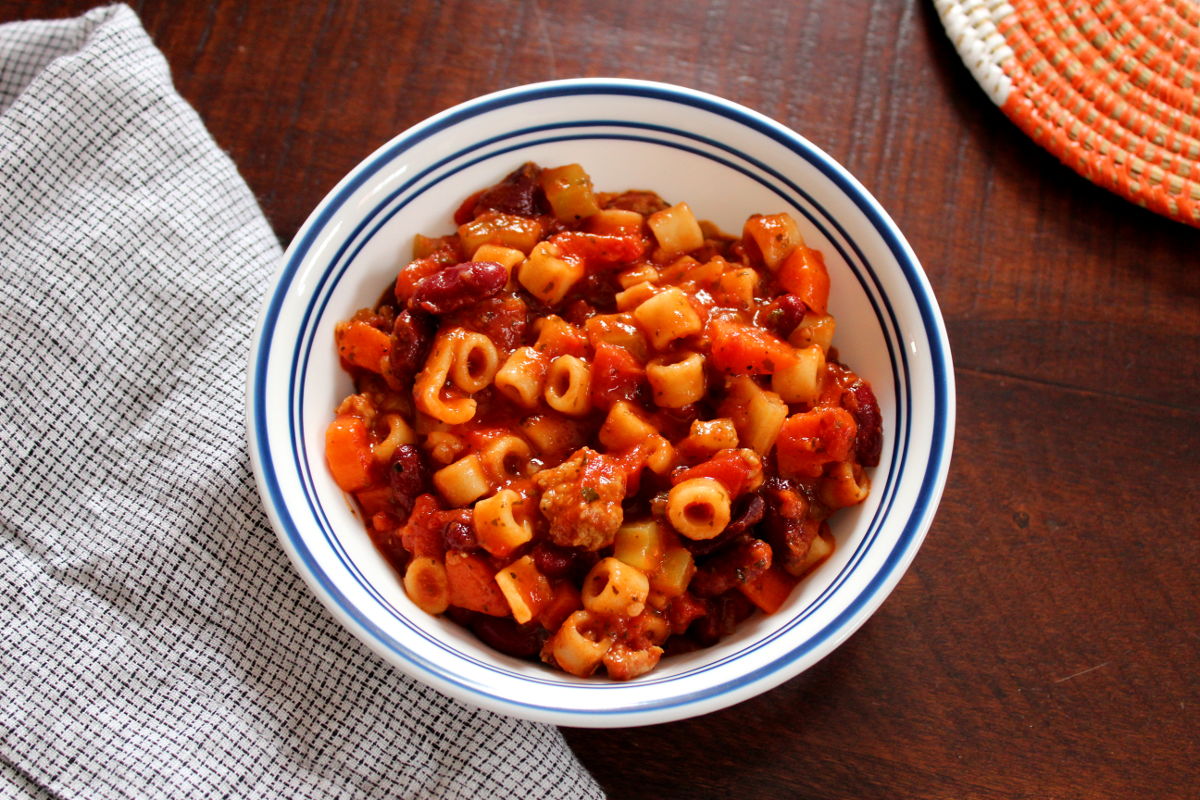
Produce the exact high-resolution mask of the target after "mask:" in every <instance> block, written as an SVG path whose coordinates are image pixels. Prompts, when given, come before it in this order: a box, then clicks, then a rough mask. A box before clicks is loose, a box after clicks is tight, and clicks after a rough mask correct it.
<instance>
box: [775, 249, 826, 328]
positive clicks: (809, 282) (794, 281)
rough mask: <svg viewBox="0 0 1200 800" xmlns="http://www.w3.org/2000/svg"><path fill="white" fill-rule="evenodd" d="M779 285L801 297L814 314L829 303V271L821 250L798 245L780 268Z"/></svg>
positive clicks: (822, 311) (823, 309)
mask: <svg viewBox="0 0 1200 800" xmlns="http://www.w3.org/2000/svg"><path fill="white" fill-rule="evenodd" d="M779 285H780V286H782V287H783V288H784V289H787V290H788V291H789V292H791V293H792V294H794V295H796V296H797V297H799V298H800V299H801V300H802V301H803V302H804V305H806V306H808V307H809V308H810V309H811V310H812V312H813V313H814V314H824V313H825V309H826V307H827V306H828V305H829V272H828V270H826V269H825V257H824V256H823V255H821V251H820V250H813V249H812V248H811V247H797V248H796V249H795V250H793V251H792V254H791V255H790V256H788V257H787V258H786V259H785V260H784V262H783V266H782V267H780V269H779Z"/></svg>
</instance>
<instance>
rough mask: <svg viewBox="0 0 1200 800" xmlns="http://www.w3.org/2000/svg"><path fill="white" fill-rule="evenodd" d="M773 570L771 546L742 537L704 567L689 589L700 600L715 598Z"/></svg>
mask: <svg viewBox="0 0 1200 800" xmlns="http://www.w3.org/2000/svg"><path fill="white" fill-rule="evenodd" d="M770 567H771V545H769V544H767V543H766V542H764V541H763V540H762V539H752V538H750V537H748V536H747V537H743V538H741V539H739V540H738V541H737V542H735V543H734V544H732V545H730V546H729V547H728V548H727V549H726V550H724V551H722V552H720V553H718V554H717V555H715V556H713V557H712V558H711V559H709V560H708V561H707V562H706V563H704V564H703V565H701V566H700V567H699V568H697V570H696V575H695V577H693V578H692V582H691V584H689V587H688V588H689V589H690V590H691V591H692V592H694V593H695V594H696V595H697V596H698V597H716V596H717V595H721V594H725V593H726V592H728V591H729V590H730V589H735V588H737V587H738V586H739V585H740V584H743V583H750V582H751V581H755V580H758V578H759V577H760V576H761V575H762V574H763V573H764V572H766V571H767V570H768V569H770Z"/></svg>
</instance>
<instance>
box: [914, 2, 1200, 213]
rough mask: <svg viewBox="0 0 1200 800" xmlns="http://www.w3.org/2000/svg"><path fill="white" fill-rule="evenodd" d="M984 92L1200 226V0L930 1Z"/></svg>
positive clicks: (1113, 184) (1104, 181)
mask: <svg viewBox="0 0 1200 800" xmlns="http://www.w3.org/2000/svg"><path fill="white" fill-rule="evenodd" d="M934 5H936V6H937V10H938V13H939V14H940V15H941V18H942V23H943V24H944V25H945V26H946V33H947V34H948V35H949V36H950V40H951V41H953V42H954V46H955V47H957V48H958V52H959V55H960V56H962V59H963V61H964V62H966V65H967V67H968V68H970V70H971V74H973V75H974V76H975V79H976V80H977V81H979V83H980V85H981V86H983V88H984V90H985V91H986V92H987V93H988V96H989V97H991V98H992V100H993V101H994V102H995V103H996V104H997V105H998V106H1000V108H1001V109H1002V110H1003V111H1004V113H1005V114H1007V115H1008V116H1009V118H1010V119H1012V120H1013V121H1014V122H1016V123H1017V125H1019V126H1020V127H1021V129H1022V130H1023V131H1025V133H1026V134H1028V135H1029V136H1030V137H1031V138H1032V139H1033V140H1034V141H1035V142H1037V143H1038V144H1040V145H1041V146H1043V147H1045V148H1046V149H1047V150H1049V151H1050V152H1052V153H1054V155H1056V156H1058V157H1059V158H1060V159H1062V161H1063V162H1064V163H1065V164H1067V165H1068V166H1070V167H1071V168H1072V169H1074V170H1075V171H1076V172H1078V173H1079V174H1080V175H1083V176H1084V177H1085V178H1087V179H1088V180H1090V181H1092V182H1093V183H1096V184H1098V185H1100V186H1103V187H1105V188H1106V189H1111V190H1112V191H1114V192H1116V193H1117V194H1119V195H1121V196H1123V197H1126V198H1128V199H1129V200H1132V201H1133V202H1135V203H1137V204H1138V205H1141V206H1145V207H1146V208H1149V209H1151V210H1152V211H1155V212H1157V213H1159V214H1163V215H1164V216H1167V217H1170V218H1171V219H1176V220H1179V221H1180V222H1186V223H1188V224H1189V225H1195V226H1197V227H1200V0H1157V1H1147V0H934Z"/></svg>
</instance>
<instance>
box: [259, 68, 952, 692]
mask: <svg viewBox="0 0 1200 800" xmlns="http://www.w3.org/2000/svg"><path fill="white" fill-rule="evenodd" d="M586 93H596V94H615V95H634V96H643V97H651V98H655V99H660V100H666V101H669V102H676V103H683V104H685V105H690V106H693V107H696V108H699V109H701V110H704V111H706V112H709V113H713V114H717V115H720V116H724V117H727V118H729V119H732V120H734V121H736V122H739V123H741V124H743V125H746V126H747V127H750V128H751V129H753V130H755V131H757V132H759V133H762V134H765V135H766V136H768V137H769V138H771V139H773V140H775V141H777V142H779V143H781V144H783V145H784V146H785V147H787V148H788V149H789V150H790V151H792V152H793V153H796V154H797V155H799V156H801V157H802V158H804V159H805V160H806V161H807V162H808V163H810V164H812V165H814V166H815V167H817V168H818V169H819V170H821V171H822V172H823V173H824V174H826V175H827V176H828V177H829V178H830V179H831V180H832V181H833V182H834V183H835V184H837V185H838V186H839V187H840V188H841V189H842V190H843V191H844V192H845V193H846V194H847V196H848V197H850V198H851V199H852V200H853V202H855V203H856V204H857V205H858V206H859V208H860V210H861V211H862V212H863V213H864V214H865V215H866V216H867V218H868V219H869V220H870V221H871V223H872V224H873V226H874V227H875V229H876V230H877V232H878V233H879V234H880V235H881V236H882V237H883V238H884V240H885V242H886V243H887V245H888V247H889V248H890V249H891V251H892V253H893V255H894V256H895V257H896V260H897V262H898V263H899V264H900V266H901V269H902V271H903V273H904V275H905V277H906V279H907V280H908V282H909V284H910V286H911V287H912V289H913V294H914V297H915V299H916V302H917V303H918V307H919V310H920V312H921V317H922V322H923V325H924V328H925V333H926V339H927V341H928V344H929V348H930V356H931V359H932V367H933V372H934V384H935V408H936V410H937V411H938V412H939V413H937V414H936V415H935V429H934V432H933V434H934V435H933V443H932V445H933V446H932V449H931V451H930V456H929V468H928V469H927V471H926V474H925V476H924V477H923V480H922V485H921V488H920V491H919V494H918V498H917V501H916V503H915V505H914V509H913V512H912V514H911V515H910V517H909V520H908V521H907V524H906V526H905V528H904V530H903V532H902V533H901V535H900V537H899V538H898V540H897V543H896V546H895V547H894V548H893V550H892V552H891V553H890V554H889V555H888V558H887V559H886V562H885V568H884V569H883V570H881V571H880V572H879V573H878V574H877V575H876V576H875V578H873V579H872V581H871V582H870V583H869V584H868V585H867V586H865V587H864V588H863V589H862V590H861V591H860V593H859V595H858V596H857V597H856V598H855V599H854V600H853V601H852V602H851V603H850V605H849V606H848V607H847V608H846V609H844V610H843V612H842V613H841V614H840V615H839V617H838V618H837V619H836V620H835V621H834V622H832V623H831V624H830V625H828V626H826V628H825V629H823V630H822V631H821V632H819V633H818V634H817V635H815V636H814V637H811V638H810V639H809V640H808V642H807V643H806V644H807V647H806V648H804V649H805V651H808V650H811V648H812V647H814V646H816V644H818V643H820V642H821V641H823V640H824V639H826V638H828V637H829V636H831V635H833V634H834V633H835V632H838V631H839V630H841V629H842V627H843V626H844V624H845V622H847V621H850V620H851V619H852V618H853V617H854V616H855V614H857V613H858V610H859V609H861V608H862V606H863V605H864V604H866V603H867V602H869V601H870V600H871V599H872V598H873V597H874V596H875V595H876V594H878V592H879V591H880V590H881V589H882V588H883V586H884V585H885V584H886V583H888V582H889V581H890V580H891V579H892V578H893V573H894V572H895V568H896V566H897V565H899V564H900V563H901V562H902V561H905V560H907V558H911V555H912V548H911V547H910V544H911V542H912V539H913V538H914V536H916V535H917V533H918V532H919V531H922V530H923V529H924V527H926V526H927V522H928V518H929V517H930V515H931V513H932V501H933V499H934V498H935V497H936V495H937V494H938V493H940V488H941V486H940V483H941V482H940V480H939V479H938V476H939V474H940V472H941V464H942V462H943V460H944V458H945V457H946V455H948V448H949V445H950V442H949V441H948V440H947V428H948V422H949V420H950V419H952V414H953V409H952V408H951V407H950V406H949V393H950V390H949V386H948V381H949V380H950V374H949V371H948V356H947V354H945V353H944V352H943V351H942V348H941V343H942V342H943V341H944V333H942V331H941V325H940V318H939V316H938V314H937V312H936V311H935V310H934V308H933V305H932V300H931V298H930V297H929V296H928V288H927V286H926V285H925V283H924V280H923V276H922V275H921V274H920V271H919V268H918V267H916V265H915V261H914V260H913V259H912V257H911V254H910V253H909V251H908V249H907V247H906V246H905V245H904V244H903V243H902V242H901V240H900V239H899V238H898V236H897V235H896V234H895V233H894V232H893V231H892V230H891V229H890V228H889V224H888V220H887V217H886V213H885V212H883V211H882V209H880V208H878V206H877V205H876V204H875V203H874V201H872V200H871V199H870V198H869V197H868V196H866V195H865V194H864V191H863V190H862V189H861V188H860V187H858V185H857V182H855V181H854V180H853V179H852V178H850V176H848V175H847V174H845V173H844V172H843V171H842V170H841V168H840V167H838V166H837V165H836V164H834V163H832V162H830V161H828V160H827V157H825V156H824V154H822V153H820V152H819V151H815V150H814V149H812V148H810V146H808V145H807V144H806V143H804V142H803V141H802V140H800V139H798V138H797V137H795V135H794V134H792V133H791V132H790V131H787V130H786V129H783V128H782V127H781V126H778V125H777V124H776V123H773V122H771V121H769V120H767V119H766V118H762V117H760V116H759V115H757V114H755V113H754V112H750V111H748V110H746V109H741V108H734V107H727V106H724V105H722V104H719V103H718V102H715V101H714V100H713V99H710V98H707V97H705V96H701V95H693V94H690V93H688V92H686V91H684V90H680V89H677V88H673V87H665V86H657V85H648V84H639V83H632V82H619V81H596V82H594V84H593V85H584V86H580V85H578V84H575V85H572V86H570V87H568V88H564V87H561V86H557V87H556V86H554V85H550V86H544V85H543V86H535V87H527V88H524V89H518V90H511V91H509V92H506V93H502V94H501V95H499V96H493V97H490V98H484V99H483V100H481V101H477V102H475V103H471V104H467V105H466V106H465V107H462V108H459V109H456V110H452V111H451V112H447V113H446V114H444V115H441V116H440V117H438V118H435V119H434V120H433V121H432V122H431V123H430V124H428V125H426V126H422V127H419V128H417V129H414V130H413V131H411V132H410V133H409V134H408V135H406V136H405V137H404V138H403V139H402V140H401V141H397V142H394V143H393V145H392V146H391V147H390V148H389V149H388V150H387V152H388V153H395V152H399V150H400V149H403V148H406V147H411V146H412V145H413V144H415V143H416V142H418V141H421V140H423V139H425V138H428V137H429V136H432V135H434V134H435V133H437V132H439V131H441V130H443V129H445V128H446V127H449V126H452V125H456V124H458V123H459V122H461V121H463V120H466V119H469V118H471V117H473V116H477V115H479V114H482V113H485V112H486V111H489V110H492V109H495V108H500V107H504V106H510V105H516V104H520V103H525V102H530V101H532V100H537V99H545V98H549V97H555V96H559V95H577V94H586ZM384 160H386V159H384V157H383V156H382V155H377V156H376V157H375V158H373V159H372V161H371V162H370V163H368V164H364V165H363V166H362V167H360V168H359V169H358V170H356V172H355V173H354V174H352V176H350V177H349V178H348V179H347V181H346V182H345V183H344V185H343V186H342V187H341V188H340V189H339V190H338V193H337V195H336V196H331V198H329V199H327V201H326V203H325V204H324V205H323V207H322V209H321V211H320V213H319V214H318V215H316V216H315V218H314V221H313V223H312V224H311V225H309V226H306V229H305V231H304V238H303V240H302V241H300V242H299V247H298V248H297V249H296V251H295V254H294V255H293V256H292V258H291V259H290V261H289V263H288V264H287V265H285V268H284V270H283V271H282V273H281V283H280V287H279V288H277V290H276V292H275V294H274V295H273V296H272V298H271V299H270V301H269V303H268V306H267V309H266V311H265V313H264V320H263V326H262V333H261V334H260V340H259V348H258V350H257V351H256V353H255V360H254V362H252V364H253V372H252V375H253V379H252V387H251V390H252V403H253V413H254V417H255V419H254V426H253V435H254V436H255V437H256V438H257V440H258V442H259V443H262V444H265V443H266V442H267V439H266V431H265V429H264V426H263V420H264V418H265V416H264V415H265V408H264V401H265V397H264V395H263V389H264V384H265V382H264V377H265V372H266V357H265V353H264V352H263V351H264V350H265V347H266V344H267V343H268V342H269V341H270V333H271V332H272V331H273V329H274V326H275V323H276V321H277V318H278V315H279V310H280V306H281V304H282V301H283V296H284V294H285V292H284V291H283V286H285V285H287V283H288V282H289V281H290V279H291V278H292V277H293V276H294V274H295V272H296V270H297V269H298V267H299V262H300V260H301V258H300V256H302V255H303V253H304V252H306V251H307V249H308V248H309V247H311V245H312V243H313V242H314V241H315V238H316V237H317V236H318V235H319V233H320V232H321V230H322V228H323V226H324V225H325V224H326V223H327V222H328V221H329V218H330V217H331V216H332V214H333V212H334V211H335V210H336V208H337V206H338V205H340V203H342V202H344V201H345V200H346V199H347V198H348V197H349V196H350V195H351V194H352V193H353V192H354V191H355V190H356V189H357V188H358V187H359V186H361V185H362V183H363V182H365V181H366V180H367V179H368V178H369V177H370V176H371V174H372V173H373V172H374V171H375V169H377V168H378V166H379V165H380V164H381V163H382V162H383V161H384ZM830 238H831V240H832V237H830ZM868 294H869V295H870V293H868ZM889 311H890V309H889ZM893 323H894V319H893ZM900 347H901V351H902V352H903V351H904V343H903V342H900ZM898 449H899V448H898V447H897V450H898ZM904 449H905V450H907V447H905V448H904ZM260 451H261V456H262V459H263V463H262V465H263V467H264V469H265V470H266V471H267V473H269V474H267V475H266V476H265V477H267V478H268V479H267V480H265V481H264V483H265V484H266V488H267V494H268V496H269V500H270V502H271V504H272V506H273V507H274V508H273V510H274V511H275V512H276V516H277V518H278V519H279V520H280V522H282V523H283V526H284V528H285V529H287V530H288V532H289V536H290V538H291V540H292V542H293V546H294V548H295V550H296V552H297V554H298V555H299V557H300V558H301V560H302V561H303V562H304V564H305V566H306V567H308V568H309V569H310V570H313V571H314V572H313V574H314V575H316V576H317V577H318V579H319V580H320V581H321V583H322V588H324V590H325V591H326V592H327V593H328V595H329V596H330V598H331V599H333V600H334V602H336V603H338V604H339V605H340V606H341V607H342V609H343V612H345V613H347V614H348V615H349V616H355V615H354V614H353V612H352V610H351V609H350V608H348V607H347V603H346V600H345V597H344V596H343V595H342V594H341V592H340V591H339V590H338V589H337V588H336V586H333V585H332V584H331V583H330V582H329V581H328V578H327V576H324V575H323V574H321V573H320V572H319V568H318V567H317V565H316V564H315V563H314V562H313V558H312V555H311V553H309V552H307V550H306V548H305V547H304V546H303V542H301V541H300V540H299V539H298V536H297V534H298V531H297V530H296V527H295V522H294V520H293V519H292V518H291V516H290V514H289V513H288V512H287V510H286V508H285V507H284V506H283V504H282V499H281V497H280V492H279V488H278V484H277V482H276V481H275V479H274V474H273V462H272V460H271V454H270V452H269V451H268V450H267V449H265V448H260ZM895 577H898V576H895ZM356 621H357V622H358V623H359V624H360V625H362V626H363V628H364V629H365V630H366V631H367V632H368V633H371V634H372V635H374V636H376V637H380V635H381V633H382V632H381V631H380V630H379V629H378V627H377V626H375V625H374V624H373V623H371V622H370V621H369V620H367V619H363V618H361V615H359V619H357V620H356ZM841 632H842V633H843V635H848V634H849V633H850V631H844V630H843V631H841ZM804 654H805V653H804V652H795V651H793V652H792V653H789V654H787V655H786V656H785V657H783V658H780V659H777V660H776V661H775V662H772V663H771V664H768V665H765V666H764V667H763V668H762V669H760V670H759V671H757V672H756V673H755V675H754V676H753V677H752V680H757V679H758V678H759V677H765V676H767V675H770V674H771V673H773V672H775V671H777V670H778V669H780V668H781V667H782V666H785V665H786V664H787V663H791V662H793V661H794V660H795V659H797V658H800V657H802V656H803V655H804ZM741 683H742V682H739V685H740V684H741ZM459 685H462V686H463V687H464V688H468V689H470V690H472V691H474V692H477V693H480V694H481V695H483V696H487V697H491V698H492V699H495V700H498V701H500V703H501V704H502V705H508V706H513V705H520V704H518V703H514V702H513V701H511V700H509V699H507V698H504V697H497V696H495V695H490V694H488V693H487V692H486V690H481V689H480V687H476V686H470V685H467V684H463V683H462V682H461V681H459ZM727 688H728V687H715V688H713V689H710V690H706V691H704V692H701V693H699V694H700V695H702V697H701V696H697V697H692V698H680V699H677V701H675V702H674V703H672V705H674V706H677V705H680V704H684V703H689V702H694V701H695V700H699V699H705V698H709V697H712V696H714V695H719V694H721V693H723V692H724V691H725V690H726V689H727ZM533 707H534V708H538V709H543V708H544V709H545V710H547V711H551V712H554V711H558V712H561V713H563V714H565V715H566V716H587V715H590V713H592V712H576V711H573V710H571V709H554V708H546V707H543V706H533ZM656 708H659V706H648V707H646V708H645V709H641V708H639V709H637V710H636V711H625V712H620V711H618V712H614V713H627V714H636V713H637V712H638V711H642V710H652V709H656Z"/></svg>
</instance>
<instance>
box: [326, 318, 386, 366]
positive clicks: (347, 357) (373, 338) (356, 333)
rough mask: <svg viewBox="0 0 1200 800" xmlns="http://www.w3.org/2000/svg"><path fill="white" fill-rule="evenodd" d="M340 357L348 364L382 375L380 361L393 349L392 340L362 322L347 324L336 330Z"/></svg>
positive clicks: (377, 329)
mask: <svg viewBox="0 0 1200 800" xmlns="http://www.w3.org/2000/svg"><path fill="white" fill-rule="evenodd" d="M334 338H335V339H336V340H337V349H338V355H339V356H341V357H342V360H343V361H345V362H346V363H348V364H352V365H354V366H356V367H361V368H362V369H369V370H371V372H375V373H380V372H382V371H383V368H382V367H381V366H380V363H379V362H380V361H381V360H382V359H383V357H384V356H386V355H387V354H388V352H389V351H390V350H391V349H392V338H391V337H390V336H388V335H387V334H386V333H384V332H383V331H381V330H379V328H376V327H375V326H373V325H369V324H367V323H366V322H362V321H358V320H356V321H353V322H346V323H343V324H341V325H338V326H337V328H336V329H335V330H334Z"/></svg>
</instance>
